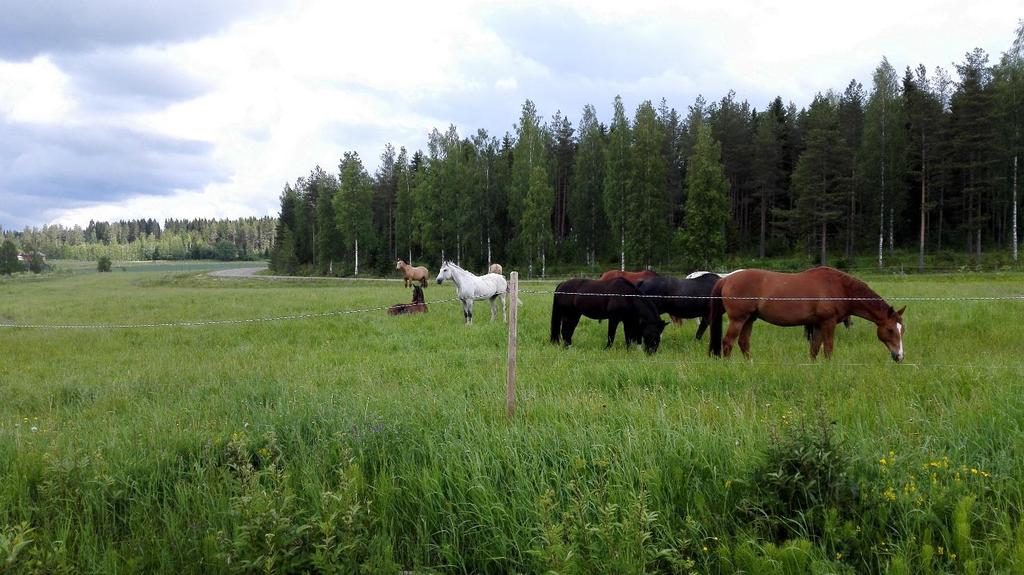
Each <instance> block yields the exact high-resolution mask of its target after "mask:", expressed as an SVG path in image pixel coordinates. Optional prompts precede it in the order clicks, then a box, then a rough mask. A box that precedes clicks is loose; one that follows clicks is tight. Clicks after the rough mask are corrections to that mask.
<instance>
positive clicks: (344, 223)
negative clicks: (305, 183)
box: [334, 152, 373, 275]
mask: <svg viewBox="0 0 1024 575" xmlns="http://www.w3.org/2000/svg"><path fill="white" fill-rule="evenodd" d="M338 172H339V176H338V193H337V194H335V196H334V214H335V218H336V219H337V221H338V232H339V233H340V235H341V240H342V244H343V245H344V246H345V251H346V253H351V254H352V260H351V263H352V269H353V271H354V273H355V275H359V263H360V260H359V256H360V246H362V253H363V254H364V258H365V254H367V253H372V243H373V242H372V236H371V230H372V225H371V223H372V219H371V218H372V208H371V203H372V201H373V186H372V184H371V182H370V175H369V174H367V173H366V168H364V167H363V162H362V160H360V159H359V154H358V153H356V152H345V154H344V156H343V157H342V159H341V162H339V164H338Z"/></svg>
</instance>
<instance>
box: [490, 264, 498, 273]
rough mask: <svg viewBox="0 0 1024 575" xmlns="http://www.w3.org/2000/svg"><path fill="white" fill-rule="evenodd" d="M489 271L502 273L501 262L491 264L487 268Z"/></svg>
mask: <svg viewBox="0 0 1024 575" xmlns="http://www.w3.org/2000/svg"><path fill="white" fill-rule="evenodd" d="M487 273H489V274H500V273H501V264H491V266H490V267H489V268H487Z"/></svg>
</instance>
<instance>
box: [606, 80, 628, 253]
mask: <svg viewBox="0 0 1024 575" xmlns="http://www.w3.org/2000/svg"><path fill="white" fill-rule="evenodd" d="M614 108H615V113H614V115H613V117H612V125H611V132H610V134H609V138H608V139H609V141H608V148H607V154H606V156H605V161H606V162H607V163H606V165H605V177H604V211H605V214H606V215H607V217H608V221H609V222H610V223H611V227H612V229H613V232H614V233H617V234H618V236H619V269H620V270H625V269H626V221H627V220H628V219H629V212H630V210H631V209H632V206H630V205H629V203H628V201H629V197H630V192H631V189H632V187H633V181H632V175H633V169H632V165H631V162H632V150H631V149H630V140H631V139H632V138H631V134H630V129H629V122H628V121H627V120H626V110H625V108H624V107H623V105H622V98H621V97H619V96H616V97H615V105H614Z"/></svg>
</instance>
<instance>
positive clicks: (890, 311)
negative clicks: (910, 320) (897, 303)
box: [886, 306, 896, 317]
mask: <svg viewBox="0 0 1024 575" xmlns="http://www.w3.org/2000/svg"><path fill="white" fill-rule="evenodd" d="M886 315H887V316H889V317H892V316H894V315H896V310H894V309H892V306H889V311H888V312H886Z"/></svg>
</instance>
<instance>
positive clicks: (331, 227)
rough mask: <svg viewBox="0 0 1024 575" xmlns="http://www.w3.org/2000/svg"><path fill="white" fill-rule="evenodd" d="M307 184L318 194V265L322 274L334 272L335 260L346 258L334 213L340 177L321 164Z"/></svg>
mask: <svg viewBox="0 0 1024 575" xmlns="http://www.w3.org/2000/svg"><path fill="white" fill-rule="evenodd" d="M307 185H308V186H310V188H311V190H312V191H313V193H314V194H316V198H317V201H316V229H317V235H316V252H317V257H316V261H317V266H318V270H319V272H320V273H321V274H330V275H333V274H334V262H340V261H342V260H343V259H344V257H345V253H344V247H343V245H342V238H341V233H340V232H339V231H338V219H337V217H336V216H335V214H334V195H335V194H336V193H337V192H338V179H337V178H335V177H334V175H333V174H328V173H327V172H325V171H324V170H323V169H322V168H321V167H320V166H317V167H316V168H314V169H313V172H312V173H310V175H309V180H308V181H307Z"/></svg>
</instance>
